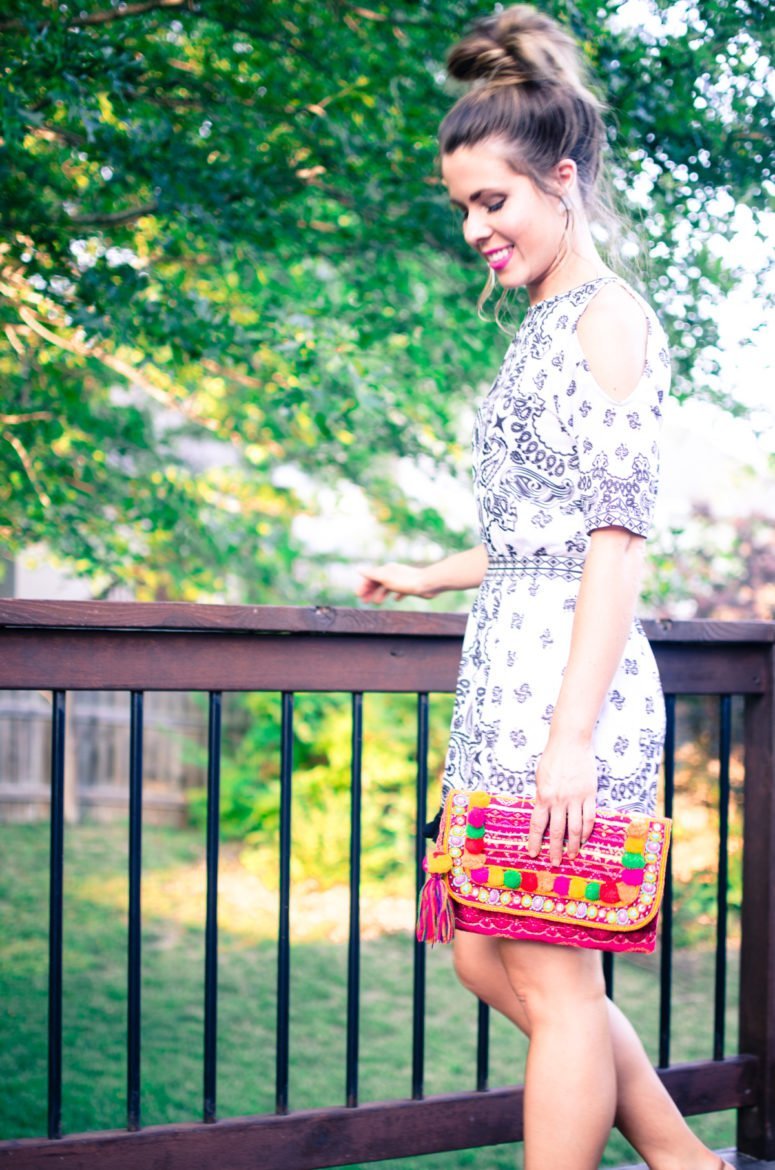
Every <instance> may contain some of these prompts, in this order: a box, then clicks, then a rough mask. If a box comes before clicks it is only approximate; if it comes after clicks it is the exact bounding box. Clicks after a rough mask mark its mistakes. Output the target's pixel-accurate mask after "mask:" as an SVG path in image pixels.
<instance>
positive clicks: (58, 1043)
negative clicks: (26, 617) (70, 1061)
mask: <svg viewBox="0 0 775 1170" xmlns="http://www.w3.org/2000/svg"><path fill="white" fill-rule="evenodd" d="M65 702H66V699H65V692H64V691H53V692H52V695H51V848H50V853H49V885H48V920H49V926H48V1136H49V1137H50V1138H59V1137H61V1136H62V940H63V931H62V902H63V898H62V894H63V882H64V842H65Z"/></svg>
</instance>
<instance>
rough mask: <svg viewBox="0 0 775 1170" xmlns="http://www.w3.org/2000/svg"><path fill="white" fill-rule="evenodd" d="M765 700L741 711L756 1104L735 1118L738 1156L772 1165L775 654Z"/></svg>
mask: <svg viewBox="0 0 775 1170" xmlns="http://www.w3.org/2000/svg"><path fill="white" fill-rule="evenodd" d="M766 661H767V665H766V674H767V677H766V685H765V688H764V693H763V694H760V695H748V696H747V697H746V707H745V804H744V809H745V827H744V838H743V908H742V943H741V954H740V1044H739V1051H740V1052H741V1053H751V1054H752V1055H754V1056H756V1058H757V1060H758V1062H759V1078H758V1091H757V1104H756V1105H755V1106H754V1107H752V1108H746V1109H741V1110H740V1111H739V1113H738V1123H737V1148H738V1150H739V1152H740V1153H741V1154H748V1155H750V1156H752V1157H755V1158H765V1159H773V1158H775V646H772V645H771V646H770V647H769V648H768V654H767V660H766Z"/></svg>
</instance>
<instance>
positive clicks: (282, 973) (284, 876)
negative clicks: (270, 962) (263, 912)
mask: <svg viewBox="0 0 775 1170" xmlns="http://www.w3.org/2000/svg"><path fill="white" fill-rule="evenodd" d="M292 794H293V695H292V694H291V693H290V692H288V691H284V692H283V696H282V724H281V732H280V922H279V929H278V932H277V1058H276V1074H275V1111H276V1112H277V1113H287V1112H288V1059H289V1051H290V1006H291V992H290V981H291V923H290V915H291V797H292Z"/></svg>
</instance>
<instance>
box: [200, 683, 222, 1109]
mask: <svg viewBox="0 0 775 1170" xmlns="http://www.w3.org/2000/svg"><path fill="white" fill-rule="evenodd" d="M220 812H221V692H220V691H211V692H210V712H209V721H208V728H207V900H206V905H207V910H206V919H205V1029H204V1108H203V1118H204V1120H205V1121H207V1122H212V1121H215V1098H216V1077H217V1052H218V846H219V836H220Z"/></svg>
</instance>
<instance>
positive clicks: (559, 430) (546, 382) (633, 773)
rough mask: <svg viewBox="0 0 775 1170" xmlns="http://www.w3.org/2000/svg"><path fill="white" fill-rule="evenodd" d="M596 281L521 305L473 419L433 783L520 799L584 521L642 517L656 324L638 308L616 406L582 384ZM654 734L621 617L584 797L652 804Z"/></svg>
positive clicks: (657, 411)
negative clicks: (467, 585) (449, 705)
mask: <svg viewBox="0 0 775 1170" xmlns="http://www.w3.org/2000/svg"><path fill="white" fill-rule="evenodd" d="M617 279H618V278H617V277H602V278H600V279H598V280H594V281H591V282H590V283H588V284H585V285H581V286H580V287H578V288H575V289H572V290H570V291H569V292H567V293H562V294H560V295H559V296H556V297H551V298H549V299H548V300H546V301H542V302H540V303H539V304H537V305H535V306H533V307H532V308H531V309H529V310H528V313H527V315H526V317H525V319H524V321H523V323H522V326H521V328H520V330H519V332H518V333H517V335H516V337H515V338H514V341H513V342H512V343H511V345H510V346H509V348H508V351H507V353H506V355H505V358H504V360H503V363H502V365H501V368H500V371H499V372H498V376H497V377H496V379H495V382H494V383H493V386H492V388H491V389H490V391H489V393H488V394H487V396H486V397H485V399H484V401H483V402H482V404H481V406H480V408H479V410H478V412H477V415H476V422H475V425H474V435H473V474H474V489H475V495H476V504H477V512H478V520H479V527H480V535H481V539H482V541H483V543H484V545H485V547H486V549H487V552H488V556H489V560H490V563H489V568H488V572H487V574H486V575H485V578H484V580H483V582H482V585H481V587H480V589H479V591H478V593H477V596H476V599H475V601H474V605H473V608H472V610H471V614H470V617H469V620H468V626H467V629H466V636H465V640H464V645H463V656H462V659H461V665H460V674H459V679H458V686H457V693H456V699H455V708H454V712H453V717H452V727H451V732H450V742H449V749H448V753H447V761H446V767H445V773H444V785H443V787H444V794H445V795H446V792H447V791H448V790H449V789H450V788H484V789H487V790H488V791H491V792H502V793H506V794H509V795H514V796H531V795H533V793H534V791H535V770H536V766H537V764H538V761H539V759H540V757H541V753H542V751H543V749H544V746H545V744H546V738H547V734H548V729H549V723H550V721H551V717H552V713H553V711H554V704H555V702H556V700H557V694H558V691H559V687H560V683H561V680H562V674H563V671H564V668H565V664H566V662H567V659H568V653H569V648H570V638H571V632H572V627H573V616H574V611H575V604H576V597H577V594H578V588H579V582H580V580H581V573H582V570H583V566H584V557H585V555H586V552H587V549H588V547H589V535H590V533H591V532H593V531H594V530H595V529H596V528H605V527H610V526H617V527H622V528H625V529H627V530H628V531H630V532H633V533H635V534H637V535H639V536H645V535H647V534H648V531H649V528H650V526H651V522H652V517H653V512H654V503H655V499H656V490H657V482H658V474H659V447H658V435H659V425H660V422H661V417H662V403H663V400H664V396H665V394H666V393H667V391H668V388H669V384H670V359H669V355H668V350H667V343H666V340H665V336H664V333H663V331H662V329H661V327H660V325H659V322H658V321H657V319H656V317H655V315H654V313H653V311H652V310H651V309H650V307H649V306H648V305H647V304H645V302H643V301H641V300H640V298H638V297H637V296H636V294H635V293H634V292H632V290H629V289H628V291H629V292H630V293H631V295H632V296H633V297H635V299H636V300H637V301H638V303H639V304H640V305H641V307H642V309H643V312H644V315H645V318H646V321H647V325H648V343H647V352H646V361H645V364H644V369H643V374H642V377H641V380H640V382H639V383H638V385H637V387H636V388H635V390H634V391H633V392H632V394H630V395H629V396H628V397H627V398H626V399H625V400H624V401H623V402H619V401H616V400H614V399H612V398H610V397H609V396H608V395H607V394H606V393H605V392H604V391H603V390H602V389H601V387H600V386H599V385H598V384H597V382H596V381H595V379H594V377H593V375H592V374H591V372H590V369H589V365H588V363H587V361H586V359H585V357H584V354H583V351H582V350H581V346H580V344H579V341H578V337H577V332H576V330H577V326H578V323H579V320H580V318H581V316H582V314H583V312H584V310H585V309H586V308H587V306H588V305H589V303H590V301H591V300H592V298H593V297H594V296H595V294H596V293H597V292H598V291H599V289H600V288H602V287H603V286H604V285H605V284H607V283H609V282H611V281H614V280H617ZM663 738H664V703H663V701H662V694H661V689H660V685H659V677H658V674H657V668H656V663H655V662H654V658H653V655H652V653H651V649H650V647H649V644H648V641H647V639H646V637H645V635H644V633H643V630H642V629H641V627H640V624H639V623H638V622H637V621H635V622H634V623H633V626H632V629H631V631H630V634H629V637H628V641H627V645H626V647H625V650H624V654H623V655H622V661H621V663H620V666H619V668H618V670H617V671H616V674H615V676H614V678H613V680H612V682H611V687H610V690H609V693H608V695H607V697H606V700H605V702H604V704H603V708H602V710H601V713H600V717H599V719H598V722H597V726H596V729H595V737H594V748H595V755H596V758H597V766H598V803H599V805H600V806H601V807H607V808H616V809H621V810H626V811H631V812H652V811H653V809H654V803H655V797H656V780H657V771H658V767H659V762H660V759H661V754H662V743H663Z"/></svg>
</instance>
